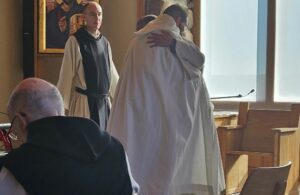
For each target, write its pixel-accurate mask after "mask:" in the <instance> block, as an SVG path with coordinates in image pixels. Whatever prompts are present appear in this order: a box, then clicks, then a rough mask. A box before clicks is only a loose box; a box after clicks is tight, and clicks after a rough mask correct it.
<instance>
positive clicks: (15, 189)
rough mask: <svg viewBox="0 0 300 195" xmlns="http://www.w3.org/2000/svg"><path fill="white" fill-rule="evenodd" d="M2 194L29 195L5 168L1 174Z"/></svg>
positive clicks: (0, 186) (0, 188)
mask: <svg viewBox="0 0 300 195" xmlns="http://www.w3.org/2000/svg"><path fill="white" fill-rule="evenodd" d="M0 194H11V195H14V194H15V195H27V193H26V191H25V190H24V188H23V186H22V185H21V184H20V183H19V182H18V181H17V180H16V178H15V177H14V176H13V175H12V174H11V172H10V171H9V170H8V169H6V168H5V167H2V169H1V172H0Z"/></svg>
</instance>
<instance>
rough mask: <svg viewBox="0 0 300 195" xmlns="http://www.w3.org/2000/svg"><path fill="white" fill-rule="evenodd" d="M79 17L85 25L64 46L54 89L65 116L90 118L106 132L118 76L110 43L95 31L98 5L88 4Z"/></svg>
mask: <svg viewBox="0 0 300 195" xmlns="http://www.w3.org/2000/svg"><path fill="white" fill-rule="evenodd" d="M83 14H84V20H85V24H86V25H85V26H84V27H83V28H80V29H79V30H78V31H77V32H76V33H75V34H74V35H73V36H70V38H69V39H68V41H67V43H66V46H65V52H64V57H63V61H62V66H61V70H60V75H59V80H58V83H57V87H58V89H59V91H60V92H61V94H62V97H63V100H64V106H65V109H66V110H67V114H68V115H69V116H81V117H86V118H90V119H92V120H94V121H95V122H96V123H97V124H98V125H99V126H100V128H101V130H106V126H107V121H108V117H109V113H110V106H111V103H110V98H111V97H113V95H114V91H115V87H116V84H117V82H118V79H119V75H118V73H117V71H116V68H115V65H114V63H113V60H112V54H111V47H110V44H109V42H108V40H107V39H106V38H105V37H104V36H103V35H102V34H101V33H100V30H99V29H100V27H101V24H102V8H101V6H100V5H99V4H98V3H97V2H88V3H87V5H86V7H85V9H84V11H83Z"/></svg>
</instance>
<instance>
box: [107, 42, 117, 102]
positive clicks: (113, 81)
mask: <svg viewBox="0 0 300 195" xmlns="http://www.w3.org/2000/svg"><path fill="white" fill-rule="evenodd" d="M108 55H109V61H110V75H111V84H110V90H109V93H110V97H112V98H113V97H114V95H115V91H116V87H117V83H118V80H119V74H118V72H117V69H116V67H115V64H114V62H113V59H112V52H111V47H110V44H109V43H108Z"/></svg>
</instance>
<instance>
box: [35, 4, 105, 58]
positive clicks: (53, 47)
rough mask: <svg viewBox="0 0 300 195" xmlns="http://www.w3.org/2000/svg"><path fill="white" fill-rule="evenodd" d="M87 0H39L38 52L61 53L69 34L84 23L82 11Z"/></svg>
mask: <svg viewBox="0 0 300 195" xmlns="http://www.w3.org/2000/svg"><path fill="white" fill-rule="evenodd" d="M88 1H96V2H98V3H99V0H39V9H38V14H39V17H38V24H39V25H38V26H39V28H38V30H39V32H38V45H39V50H38V51H39V53H63V52H64V47H65V43H66V42H67V40H68V38H69V36H70V35H71V34H73V33H75V32H76V31H77V29H79V28H80V27H81V26H83V24H84V19H83V15H82V11H83V8H84V6H85V5H86V4H87V2H88Z"/></svg>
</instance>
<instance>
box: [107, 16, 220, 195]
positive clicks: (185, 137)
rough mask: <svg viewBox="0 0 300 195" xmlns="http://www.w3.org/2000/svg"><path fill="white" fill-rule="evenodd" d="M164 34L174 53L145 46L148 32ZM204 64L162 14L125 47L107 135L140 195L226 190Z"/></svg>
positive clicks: (214, 194)
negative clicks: (121, 151) (122, 153)
mask: <svg viewBox="0 0 300 195" xmlns="http://www.w3.org/2000/svg"><path fill="white" fill-rule="evenodd" d="M162 29H163V30H167V31H169V32H170V33H171V34H172V35H173V36H174V38H175V39H176V40H177V41H176V42H177V43H176V48H175V50H176V53H172V52H171V50H170V48H167V47H153V48H150V47H149V45H148V44H147V43H146V41H147V35H148V34H149V33H150V32H159V30H162ZM203 60H204V57H203V55H202V54H201V52H200V51H199V48H198V47H197V46H195V45H194V44H193V43H190V42H186V41H184V40H182V39H181V37H180V33H179V29H178V28H177V26H176V24H175V21H174V20H173V18H172V17H170V16H168V15H165V14H164V15H162V16H159V17H158V18H157V19H156V20H154V21H153V22H151V23H149V24H148V25H147V26H146V27H144V28H143V29H141V30H140V31H138V32H137V33H136V36H135V37H134V39H133V40H132V42H131V44H130V46H129V49H128V52H127V55H126V58H125V66H124V69H123V72H122V73H121V76H120V80H119V83H118V86H117V89H116V94H115V99H114V102H113V106H112V111H111V115H110V119H109V123H108V130H109V132H110V133H111V135H113V136H115V137H116V138H118V139H119V140H120V141H121V143H122V144H123V145H124V147H125V150H126V152H127V154H128V158H129V162H130V165H131V168H132V174H133V177H134V178H135V179H136V180H137V182H138V183H139V185H140V194H141V195H154V194H155V195H177V194H178V195H179V194H184V193H193V194H195V195H197V194H199V195H206V194H207V195H218V194H219V193H220V191H222V190H224V189H225V182H224V175H223V169H222V162H221V158H220V150H219V143H218V137H217V132H216V129H215V127H214V120H213V111H212V107H211V102H210V97H209V95H208V91H207V88H206V85H205V83H204V80H203V77H202V73H201V70H202V68H203Z"/></svg>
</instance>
